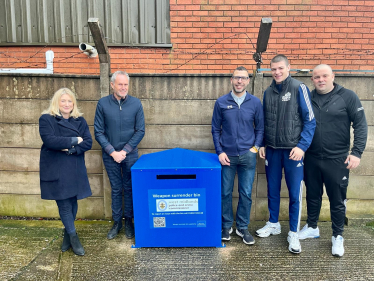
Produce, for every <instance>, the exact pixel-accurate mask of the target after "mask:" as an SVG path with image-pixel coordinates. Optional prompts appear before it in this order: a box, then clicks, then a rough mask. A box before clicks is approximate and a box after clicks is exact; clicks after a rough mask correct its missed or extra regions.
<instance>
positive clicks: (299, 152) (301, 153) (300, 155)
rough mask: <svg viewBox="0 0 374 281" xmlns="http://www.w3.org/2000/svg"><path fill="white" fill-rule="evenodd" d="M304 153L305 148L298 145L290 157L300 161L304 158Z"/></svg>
mask: <svg viewBox="0 0 374 281" xmlns="http://www.w3.org/2000/svg"><path fill="white" fill-rule="evenodd" d="M304 154H305V152H304V150H302V149H301V148H298V147H294V148H292V150H291V153H290V159H291V160H294V161H300V160H301V159H302V158H303V156H304Z"/></svg>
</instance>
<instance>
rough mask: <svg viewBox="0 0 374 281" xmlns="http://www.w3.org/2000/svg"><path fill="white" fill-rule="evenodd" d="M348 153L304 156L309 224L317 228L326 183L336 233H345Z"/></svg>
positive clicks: (335, 234) (334, 233) (333, 229)
mask: <svg viewBox="0 0 374 281" xmlns="http://www.w3.org/2000/svg"><path fill="white" fill-rule="evenodd" d="M346 159H347V156H344V157H339V158H331V159H329V158H325V159H319V158H316V157H314V156H312V155H311V154H308V153H307V154H306V156H305V159H304V169H305V171H304V175H305V176H304V181H305V186H306V202H307V211H308V220H307V224H308V226H309V227H313V228H316V227H317V222H318V219H319V214H320V210H321V205H322V195H323V184H325V188H326V193H327V196H328V197H329V201H330V212H331V221H332V231H333V233H332V234H333V235H334V236H335V237H336V236H337V235H342V234H343V230H344V222H345V212H346V198H347V187H348V180H349V169H347V165H348V164H344V161H345V160H346Z"/></svg>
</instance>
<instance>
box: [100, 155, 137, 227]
mask: <svg viewBox="0 0 374 281" xmlns="http://www.w3.org/2000/svg"><path fill="white" fill-rule="evenodd" d="M137 160H138V151H137V150H135V151H132V152H131V153H129V154H127V155H126V158H125V160H123V161H122V162H121V163H117V162H115V161H114V159H113V158H112V157H111V156H110V155H108V154H107V153H106V152H105V151H103V161H104V165H105V169H106V171H107V173H108V178H109V181H110V185H111V187H112V216H113V220H114V221H116V222H119V221H121V219H122V213H123V211H122V192H123V194H124V201H125V209H124V214H123V216H124V217H125V218H132V217H133V216H134V211H133V202H132V184H131V167H132V166H133V165H134V164H135V162H136V161H137Z"/></svg>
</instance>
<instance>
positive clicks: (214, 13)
mask: <svg viewBox="0 0 374 281" xmlns="http://www.w3.org/2000/svg"><path fill="white" fill-rule="evenodd" d="M207 16H210V17H222V16H223V11H209V13H208V15H207Z"/></svg>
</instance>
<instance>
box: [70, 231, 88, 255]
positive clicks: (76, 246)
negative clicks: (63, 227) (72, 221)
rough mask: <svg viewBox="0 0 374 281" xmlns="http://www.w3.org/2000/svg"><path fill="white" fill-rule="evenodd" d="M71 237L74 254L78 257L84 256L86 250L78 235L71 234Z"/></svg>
mask: <svg viewBox="0 0 374 281" xmlns="http://www.w3.org/2000/svg"><path fill="white" fill-rule="evenodd" d="M69 236H70V243H71V247H72V248H73V252H74V254H76V255H78V256H84V249H83V246H82V244H81V242H80V241H79V237H78V234H77V233H74V234H70V235H69Z"/></svg>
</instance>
